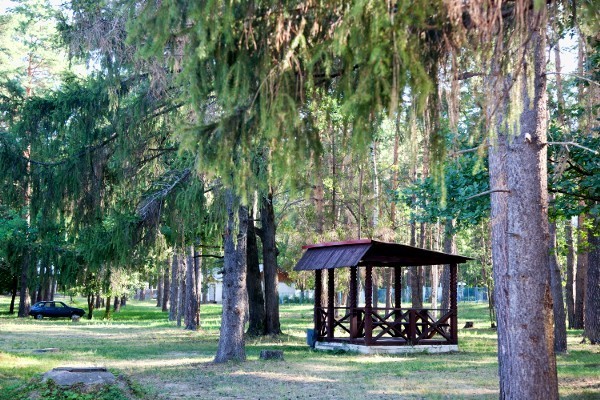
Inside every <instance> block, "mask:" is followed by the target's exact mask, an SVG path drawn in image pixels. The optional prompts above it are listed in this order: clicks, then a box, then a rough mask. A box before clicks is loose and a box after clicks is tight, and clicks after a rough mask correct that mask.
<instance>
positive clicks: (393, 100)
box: [129, 0, 446, 193]
mask: <svg viewBox="0 0 600 400" xmlns="http://www.w3.org/2000/svg"><path fill="white" fill-rule="evenodd" d="M132 4H133V5H132V7H131V12H132V14H133V16H134V18H133V17H132V18H131V19H130V25H129V28H130V36H129V41H130V43H133V42H135V43H142V45H141V48H140V53H141V54H143V55H145V56H160V55H165V56H166V57H167V58H168V59H169V60H170V61H171V65H173V66H174V67H175V68H177V72H178V73H179V79H180V82H182V87H183V88H184V90H185V92H184V96H185V98H186V99H190V101H191V104H192V106H193V111H194V112H195V113H196V114H197V116H196V117H195V118H193V119H192V120H191V121H189V123H188V124H186V125H187V126H186V127H185V129H183V130H182V135H181V136H182V143H183V147H184V148H185V149H188V150H190V151H192V152H193V153H194V154H197V155H198V164H199V166H198V168H199V169H200V170H202V171H213V172H214V173H215V174H218V175H220V176H221V177H222V178H223V179H224V180H225V183H229V181H231V183H232V184H234V186H235V187H238V188H243V186H244V183H245V182H246V180H247V179H248V178H249V177H251V176H252V171H251V168H249V165H250V163H251V162H250V161H251V159H252V157H253V153H252V150H253V149H256V148H258V147H262V146H266V147H268V148H269V152H270V163H271V165H272V167H271V168H272V172H273V173H272V175H273V176H272V178H274V177H288V179H290V180H293V174H290V173H289V171H293V170H294V169H296V168H297V165H298V163H299V162H300V163H307V162H308V161H310V160H316V159H318V156H319V154H320V137H319V134H318V132H317V131H315V130H314V129H310V127H311V126H314V125H316V124H315V121H313V120H312V119H313V118H314V116H313V115H312V114H311V113H310V112H308V110H307V106H308V102H309V101H313V102H317V103H318V102H319V101H320V98H321V96H322V95H323V94H325V95H327V96H332V97H334V98H336V99H337V100H338V101H339V102H340V104H341V112H342V114H343V116H344V118H345V119H346V120H347V121H348V123H349V124H350V125H351V127H352V129H350V130H348V134H349V136H350V137H349V139H350V143H351V144H352V145H353V146H354V147H355V148H357V149H367V148H368V146H367V144H368V143H370V142H371V140H372V136H373V134H374V132H375V130H376V128H377V123H378V121H380V118H381V115H382V114H391V115H393V114H394V113H395V112H396V111H397V110H398V108H399V106H400V105H401V104H402V103H404V98H403V97H404V95H405V93H406V92H407V91H410V92H411V93H413V97H414V99H415V103H416V104H415V106H416V107H418V108H419V109H420V110H423V107H424V106H425V104H426V99H427V98H428V96H429V95H430V94H431V93H432V92H433V91H434V89H435V84H434V80H435V79H436V77H435V73H432V72H433V71H432V70H431V66H432V65H435V64H436V62H437V59H438V58H439V56H440V54H441V53H440V51H439V50H440V49H441V45H440V43H441V39H442V37H443V35H444V31H445V29H446V26H445V25H444V24H443V20H442V19H440V17H441V13H440V12H439V10H440V9H442V8H443V6H442V2H441V1H430V0H422V1H417V2H416V3H415V2H393V3H392V2H371V1H364V0H356V1H352V2H347V1H322V2H316V1H308V2H301V1H285V2H274V1H260V2H254V1H252V2H250V1H233V2H219V1H207V2H195V1H177V2H175V1H149V2H146V3H144V4H141V5H140V4H139V3H137V2H136V3H132ZM213 101H214V102H215V103H216V106H215V107H207V104H208V103H210V102H213ZM215 110H216V111H215ZM207 121H208V122H207ZM232 172H233V173H232ZM240 191H241V192H242V193H243V190H240Z"/></svg>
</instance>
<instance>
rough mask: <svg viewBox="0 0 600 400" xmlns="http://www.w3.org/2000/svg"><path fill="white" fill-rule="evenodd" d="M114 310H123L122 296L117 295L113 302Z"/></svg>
mask: <svg viewBox="0 0 600 400" xmlns="http://www.w3.org/2000/svg"><path fill="white" fill-rule="evenodd" d="M113 311H114V312H120V311H121V298H120V297H119V296H115V301H114V304H113Z"/></svg>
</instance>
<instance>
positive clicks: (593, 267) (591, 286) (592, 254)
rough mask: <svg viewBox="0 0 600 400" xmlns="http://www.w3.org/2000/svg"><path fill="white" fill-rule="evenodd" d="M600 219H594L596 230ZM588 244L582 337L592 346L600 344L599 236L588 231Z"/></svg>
mask: <svg viewBox="0 0 600 400" xmlns="http://www.w3.org/2000/svg"><path fill="white" fill-rule="evenodd" d="M599 223H600V219H599V218H596V224H595V225H596V229H597V227H598V226H600V225H599ZM588 242H589V244H590V248H589V253H588V255H589V256H588V265H587V288H586V292H585V307H584V309H585V329H584V331H583V336H584V337H586V338H587V339H589V341H590V343H592V344H600V236H598V232H594V231H593V230H592V229H590V230H589V231H588Z"/></svg>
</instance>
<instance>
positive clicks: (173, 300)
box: [169, 250, 179, 321]
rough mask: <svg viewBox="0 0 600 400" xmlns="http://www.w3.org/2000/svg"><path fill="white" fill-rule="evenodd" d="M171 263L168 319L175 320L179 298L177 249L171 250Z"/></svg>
mask: <svg viewBox="0 0 600 400" xmlns="http://www.w3.org/2000/svg"><path fill="white" fill-rule="evenodd" d="M172 260H173V261H172V263H171V289H170V290H169V299H170V304H169V321H175V320H177V308H178V307H179V305H178V304H177V300H178V298H179V255H178V254H177V250H173V259H172Z"/></svg>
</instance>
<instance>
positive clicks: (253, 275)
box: [246, 214, 265, 336]
mask: <svg viewBox="0 0 600 400" xmlns="http://www.w3.org/2000/svg"><path fill="white" fill-rule="evenodd" d="M247 252H248V254H247V267H248V272H247V279H246V289H247V290H248V309H249V310H248V314H249V317H248V331H247V333H248V335H251V336H259V335H263V334H264V333H265V297H264V294H263V288H262V281H261V279H260V267H259V262H258V246H257V242H256V231H255V229H254V220H253V215H252V214H250V217H249V218H248V245H247Z"/></svg>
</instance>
